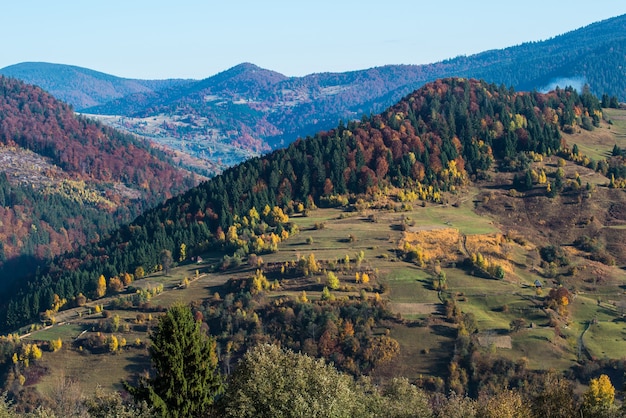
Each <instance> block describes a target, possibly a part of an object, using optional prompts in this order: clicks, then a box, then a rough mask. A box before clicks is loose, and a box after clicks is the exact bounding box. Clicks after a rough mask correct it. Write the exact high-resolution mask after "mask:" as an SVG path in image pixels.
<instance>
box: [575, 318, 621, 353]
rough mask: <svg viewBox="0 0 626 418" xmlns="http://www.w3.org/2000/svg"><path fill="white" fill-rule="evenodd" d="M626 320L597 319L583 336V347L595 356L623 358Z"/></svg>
mask: <svg viewBox="0 0 626 418" xmlns="http://www.w3.org/2000/svg"><path fill="white" fill-rule="evenodd" d="M625 341H626V322H623V321H620V322H613V321H599V322H598V323H596V324H592V325H591V326H590V327H589V329H588V330H587V332H586V333H585V336H584V342H585V347H586V348H587V349H588V350H589V352H590V354H591V355H592V356H593V357H596V358H599V359H600V358H612V359H615V358H618V359H619V358H623V356H624V344H625V343H624V342H625Z"/></svg>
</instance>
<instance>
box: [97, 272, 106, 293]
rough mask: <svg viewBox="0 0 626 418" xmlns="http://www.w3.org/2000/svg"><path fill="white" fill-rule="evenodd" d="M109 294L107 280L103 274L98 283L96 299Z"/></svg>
mask: <svg viewBox="0 0 626 418" xmlns="http://www.w3.org/2000/svg"><path fill="white" fill-rule="evenodd" d="M106 293H107V279H106V278H105V277H104V274H101V275H100V277H99V278H98V282H97V283H96V298H101V297H104V295H106Z"/></svg>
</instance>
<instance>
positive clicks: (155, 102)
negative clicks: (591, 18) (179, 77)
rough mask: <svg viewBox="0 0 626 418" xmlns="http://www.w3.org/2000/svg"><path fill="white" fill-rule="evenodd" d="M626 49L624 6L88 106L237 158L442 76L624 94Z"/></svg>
mask: <svg viewBox="0 0 626 418" xmlns="http://www.w3.org/2000/svg"><path fill="white" fill-rule="evenodd" d="M625 53H626V16H619V17H616V18H612V19H608V20H605V21H602V22H598V23H594V24H592V25H589V26H587V27H584V28H581V29H578V30H575V31H572V32H569V33H566V34H563V35H560V36H557V37H554V38H552V39H549V40H546V41H542V42H530V43H525V44H522V45H518V46H513V47H510V48H506V49H502V50H493V51H487V52H483V53H479V54H476V55H472V56H461V57H457V58H454V59H450V60H446V61H443V62H438V63H434V64H429V65H389V66H384V67H378V68H372V69H368V70H362V71H353V72H347V73H321V74H311V75H308V76H305V77H285V76H283V75H281V74H277V73H275V72H272V71H269V70H264V69H261V68H259V67H257V66H254V65H252V64H242V65H239V66H237V67H234V68H231V69H230V70H227V71H224V72H222V73H220V74H218V75H215V76H213V77H209V78H207V79H205V80H201V81H198V82H195V83H192V84H190V85H184V86H175V87H172V88H171V89H166V90H162V91H159V92H147V93H142V92H140V93H137V94H134V95H130V96H126V97H123V98H120V99H118V100H115V101H112V102H109V103H107V104H105V105H101V106H96V107H93V108H89V109H85V112H87V113H96V114H102V115H120V116H123V118H119V119H118V120H115V119H107V120H106V121H107V123H113V124H114V125H115V126H116V127H119V128H124V127H126V129H128V130H130V131H132V132H135V133H139V134H144V135H146V136H148V137H151V138H153V139H154V140H156V141H162V140H163V139H162V138H169V139H178V140H179V141H178V144H177V143H176V141H175V140H169V141H168V145H170V146H175V147H176V146H178V147H179V148H180V147H186V148H185V149H184V150H185V151H186V152H189V153H191V154H194V155H199V156H201V157H203V158H210V159H218V158H221V159H222V163H223V164H224V165H231V164H233V163H237V162H239V161H241V160H242V159H245V158H248V157H249V156H251V155H256V154H258V153H262V152H266V151H267V150H269V149H272V148H276V147H278V146H281V145H284V144H288V143H290V142H291V141H293V140H295V138H297V137H299V136H305V135H309V134H312V133H314V132H316V131H318V130H320V129H328V128H330V127H332V126H334V125H335V124H336V123H337V121H338V120H340V119H343V120H353V119H355V118H360V117H361V115H363V114H371V113H376V112H379V111H381V110H383V109H384V108H385V107H387V106H389V105H391V104H392V103H394V102H396V101H398V100H399V99H400V98H402V97H403V96H405V95H406V94H408V93H409V92H411V91H413V90H415V89H416V88H419V87H420V86H421V85H423V84H424V83H426V82H429V81H433V80H435V79H438V78H441V77H450V76H461V77H474V78H480V79H484V80H486V81H488V82H494V83H497V84H504V85H507V86H513V87H515V88H516V89H520V90H527V91H531V90H539V91H547V90H550V89H553V88H554V87H555V86H556V85H557V84H559V85H561V87H565V86H566V85H574V86H575V87H576V88H577V89H578V90H579V91H580V90H581V89H582V86H583V85H584V84H588V85H589V87H590V89H591V92H592V93H594V94H596V95H601V94H604V93H608V94H610V95H614V96H617V97H618V98H619V99H620V100H626V81H624V80H626V77H624V70H623V69H624V68H626V59H625V58H624V57H625V56H626V54H625ZM155 117H157V119H156V122H154V118H155ZM180 140H182V141H183V142H182V143H183V144H184V145H182V146H181V145H180V144H181V142H180ZM232 151H235V154H232V155H230V154H231V152H232ZM242 151H248V152H242Z"/></svg>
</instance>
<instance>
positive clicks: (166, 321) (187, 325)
mask: <svg viewBox="0 0 626 418" xmlns="http://www.w3.org/2000/svg"><path fill="white" fill-rule="evenodd" d="M150 339H151V340H152V344H151V346H150V348H149V352H150V356H151V358H152V364H153V367H154V376H153V377H152V378H151V379H147V380H144V381H142V382H140V384H139V386H138V387H132V386H130V385H128V384H127V385H126V388H127V389H128V391H129V392H130V393H131V394H132V395H133V397H134V398H135V399H136V400H138V401H143V400H145V401H147V402H148V404H149V405H150V406H152V407H153V408H154V409H155V410H156V411H158V412H160V413H161V414H162V415H163V416H167V417H198V416H206V414H207V412H208V410H209V408H210V407H211V405H212V404H213V401H214V398H215V396H216V395H218V394H219V393H221V392H222V390H223V386H222V378H221V375H220V374H219V372H218V371H217V370H216V369H217V365H218V364H217V354H216V352H215V346H216V344H215V340H214V339H213V338H210V337H207V336H206V335H204V334H203V333H202V332H201V331H200V322H197V321H195V319H194V317H193V313H192V312H191V308H190V307H189V306H186V305H182V304H176V305H174V306H172V307H171V308H170V309H169V310H168V311H167V313H166V314H165V315H163V316H162V317H160V318H159V325H158V326H157V328H156V329H155V330H154V331H153V332H152V334H151V335H150Z"/></svg>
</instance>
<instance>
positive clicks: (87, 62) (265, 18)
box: [0, 0, 626, 79]
mask: <svg viewBox="0 0 626 418" xmlns="http://www.w3.org/2000/svg"><path fill="white" fill-rule="evenodd" d="M0 10H1V13H2V23H1V24H0V39H2V48H1V52H0V68H2V67H5V66H8V65H12V64H17V63H19V62H24V61H45V62H53V63H61V64H71V65H78V66H81V67H87V68H91V69H94V70H98V71H102V72H106V73H109V74H114V75H117V76H121V77H129V78H143V79H155V78H196V79H200V78H205V77H208V76H211V75H213V74H216V73H218V72H220V71H223V70H226V69H228V68H230V67H232V66H234V65H237V64H239V63H242V62H252V63H254V64H256V65H259V66H261V67H263V68H267V69H271V70H275V71H278V72H280V73H283V74H285V75H288V76H300V75H305V74H310V73H315V72H326V71H331V72H336V71H348V70H357V69H365V68H370V67H374V66H380V65H385V64H428V63H432V62H436V61H441V60H443V59H446V58H452V57H455V56H457V55H470V54H473V53H477V52H481V51H485V50H488V49H496V48H504V47H507V46H513V45H517V44H520V43H523V42H527V41H538V40H544V39H548V38H551V37H554V36H556V35H559V34H561V33H564V32H568V31H570V30H574V29H577V28H579V27H582V26H586V25H588V24H590V23H593V22H597V21H600V20H604V19H607V18H610V17H614V16H618V15H622V14H625V13H626V2H624V1H623V0H593V1H589V0H585V1H581V0H571V1H548V0H524V1H516V2H507V1H502V0H498V1H493V0H487V1H468V0H448V1H445V0H440V1H421V0H413V1H395V2H394V1H390V2H386V1H381V0H376V1H371V0H315V1H313V0H309V1H306V0H303V1H300V0H291V1H283V0H265V1H263V0H227V1H216V0H204V1H200V0H196V1H192V0H176V1H174V0H172V1H161V0H123V1H122V0H106V1H101V0H87V1H86V0H56V1H52V0H7V1H6V2H4V4H3V5H2V8H1V9H0Z"/></svg>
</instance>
